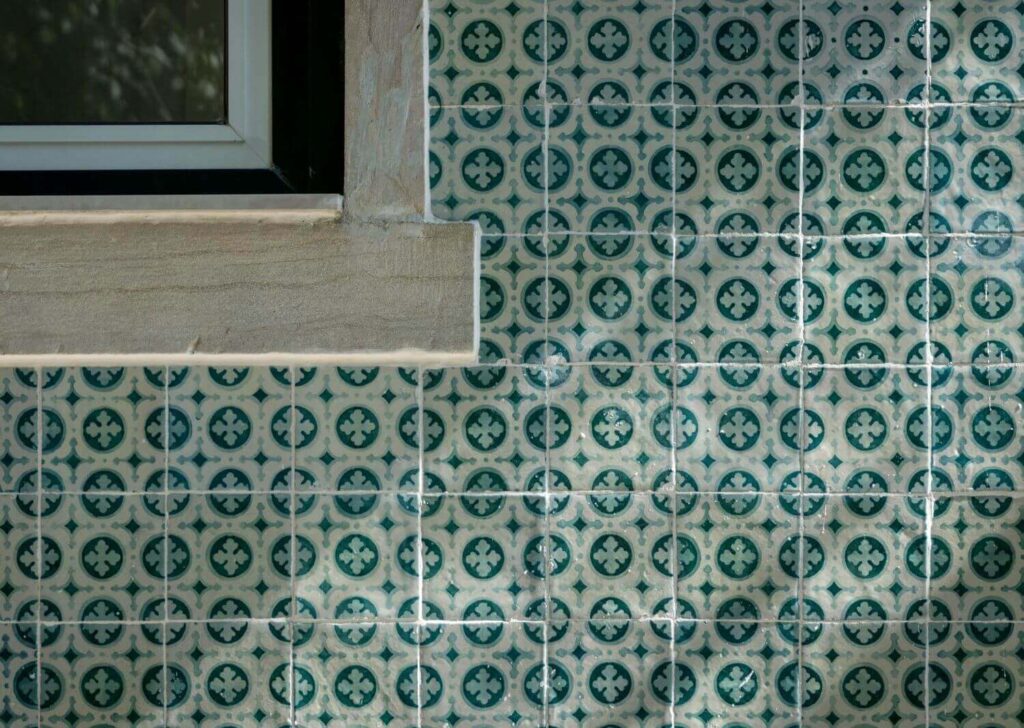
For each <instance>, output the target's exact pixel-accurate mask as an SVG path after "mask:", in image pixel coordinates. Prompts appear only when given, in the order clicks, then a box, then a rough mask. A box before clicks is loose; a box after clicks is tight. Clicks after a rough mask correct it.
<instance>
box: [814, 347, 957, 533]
mask: <svg viewBox="0 0 1024 728" xmlns="http://www.w3.org/2000/svg"><path fill="white" fill-rule="evenodd" d="M809 374H811V376H813V377H815V381H813V386H808V387H807V389H806V392H805V397H804V405H805V409H804V425H803V429H804V434H805V436H806V445H805V448H804V455H803V462H804V465H805V468H806V470H807V472H808V473H809V474H811V475H812V476H813V478H815V479H816V484H817V482H820V483H821V486H822V487H823V488H824V490H825V491H826V492H829V493H842V494H847V495H851V496H860V495H863V496H864V497H865V498H867V499H868V500H867V501H865V506H864V507H865V509H866V514H868V515H870V512H871V506H870V505H868V503H870V502H872V501H871V500H870V499H871V498H872V497H873V496H875V495H879V496H884V495H886V494H888V493H906V492H909V491H910V490H911V489H912V485H911V484H912V483H913V481H914V479H915V477H918V475H917V474H918V473H919V472H920V471H921V470H923V469H927V468H928V466H929V464H930V463H929V447H930V446H932V445H937V444H938V443H940V442H941V441H942V439H943V437H944V435H943V430H942V428H941V427H937V426H935V424H936V423H935V420H937V419H939V416H938V415H936V414H935V411H934V410H929V408H928V392H927V385H928V381H927V371H925V370H918V369H897V368H886V367H873V366H871V365H870V363H868V362H865V365H864V366H861V367H857V368H845V369H824V370H811V371H810V372H809ZM922 375H923V376H922ZM808 384H810V382H808ZM930 412H931V414H930ZM929 435H930V436H931V438H930V440H929Z"/></svg>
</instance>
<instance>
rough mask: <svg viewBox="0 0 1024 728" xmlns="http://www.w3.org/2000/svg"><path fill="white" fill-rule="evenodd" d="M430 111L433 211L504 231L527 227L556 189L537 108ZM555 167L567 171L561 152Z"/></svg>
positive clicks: (542, 209) (541, 116)
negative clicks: (549, 175)
mask: <svg viewBox="0 0 1024 728" xmlns="http://www.w3.org/2000/svg"><path fill="white" fill-rule="evenodd" d="M434 113H435V116H436V120H435V121H434V123H433V125H432V126H431V128H430V150H431V151H430V189H431V195H432V203H433V204H432V209H433V213H434V215H436V216H437V217H438V218H441V219H443V220H469V219H476V218H478V217H479V218H482V219H484V220H486V221H487V222H488V224H489V225H491V226H493V225H500V226H501V228H502V229H503V230H505V231H506V232H509V233H513V232H516V233H525V232H527V231H530V226H531V225H532V222H533V220H535V219H536V216H537V215H543V214H544V205H545V193H546V192H547V191H548V190H554V189H556V188H558V187H559V181H558V180H554V181H550V182H549V181H548V178H547V175H546V172H547V170H548V168H549V161H548V151H547V146H546V144H545V137H544V119H545V115H544V109H543V107H538V106H502V107H496V108H491V107H486V108H478V107H465V108H461V109H444V110H443V111H440V112H434ZM552 166H553V165H552ZM559 170H561V174H563V175H564V174H567V173H568V162H567V160H566V158H565V157H564V155H560V156H559ZM565 181H566V180H564V179H563V180H561V182H560V183H561V184H562V185H564V184H565ZM491 229H492V231H493V227H492V228H491Z"/></svg>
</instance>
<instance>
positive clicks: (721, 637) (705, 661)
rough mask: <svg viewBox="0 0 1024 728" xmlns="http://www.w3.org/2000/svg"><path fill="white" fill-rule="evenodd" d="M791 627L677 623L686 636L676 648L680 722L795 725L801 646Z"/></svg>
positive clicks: (677, 714)
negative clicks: (790, 633) (791, 638)
mask: <svg viewBox="0 0 1024 728" xmlns="http://www.w3.org/2000/svg"><path fill="white" fill-rule="evenodd" d="M786 629H787V628H786V627H785V626H784V625H783V624H780V623H775V622H764V623H761V624H751V623H743V622H727V623H719V622H715V623H707V622H702V623H699V624H693V623H690V624H684V623H681V624H678V625H677V626H676V631H677V634H678V633H679V632H680V631H682V632H683V633H684V637H685V638H684V639H682V640H680V643H679V644H677V645H676V650H675V653H676V686H677V691H676V702H677V706H676V709H675V712H676V716H677V720H680V719H682V718H686V719H688V720H691V721H700V722H702V723H705V722H706V723H707V724H709V725H713V724H715V722H719V723H721V725H757V726H762V725H792V724H794V723H795V722H796V720H797V712H798V709H797V706H796V704H795V703H796V691H795V689H794V685H793V684H794V683H795V682H796V680H795V673H794V670H795V668H796V666H797V653H798V648H797V647H795V646H794V645H793V644H791V643H790V642H789V641H788V638H787V637H786V636H785V632H786ZM805 669H806V666H805ZM702 716H703V717H702Z"/></svg>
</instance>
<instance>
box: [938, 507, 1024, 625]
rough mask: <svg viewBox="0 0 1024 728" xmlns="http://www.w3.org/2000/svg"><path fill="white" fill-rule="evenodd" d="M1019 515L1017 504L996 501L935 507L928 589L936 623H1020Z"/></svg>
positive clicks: (1023, 605)
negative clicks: (939, 621)
mask: <svg viewBox="0 0 1024 728" xmlns="http://www.w3.org/2000/svg"><path fill="white" fill-rule="evenodd" d="M1022 511H1024V503H1022V502H1021V501H1020V499H1017V498H1007V497H999V496H995V495H985V496H969V497H961V498H939V499H938V500H937V501H936V503H935V514H936V515H935V522H934V524H935V525H934V529H933V530H934V532H933V535H932V540H933V542H934V546H933V553H934V554H935V556H936V557H937V560H936V559H933V562H934V567H935V572H934V577H933V580H932V586H931V593H932V600H933V606H932V612H933V614H935V616H936V619H938V620H949V621H953V620H962V621H996V622H998V621H1016V620H1018V619H1019V616H1018V615H1020V613H1021V610H1022V609H1024V598H1022V597H1021V594H1020V593H1019V592H1018V590H1017V586H1018V583H1019V581H1020V578H1019V576H1020V567H1019V564H1020V559H1021V549H1022V547H1024V537H1022V534H1021V531H1020V528H1019V524H1020V519H1021V515H1022ZM943 567H944V568H943Z"/></svg>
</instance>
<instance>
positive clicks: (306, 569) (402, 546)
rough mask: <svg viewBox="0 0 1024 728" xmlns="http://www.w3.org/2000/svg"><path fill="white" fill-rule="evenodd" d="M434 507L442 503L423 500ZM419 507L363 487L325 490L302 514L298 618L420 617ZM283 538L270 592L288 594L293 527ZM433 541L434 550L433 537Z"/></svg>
mask: <svg viewBox="0 0 1024 728" xmlns="http://www.w3.org/2000/svg"><path fill="white" fill-rule="evenodd" d="M429 507H434V508H436V507H437V504H435V503H433V502H431V501H427V502H426V503H424V508H429ZM418 508H419V504H418V500H417V497H416V496H415V495H410V496H398V495H395V494H376V493H371V494H365V493H361V494H358V495H344V494H339V495H337V496H334V497H333V498H330V497H326V496H323V495H319V496H317V497H316V499H315V500H313V501H310V504H309V507H308V508H305V509H304V510H303V511H302V512H301V513H299V512H296V517H295V554H296V558H295V562H294V572H295V593H296V596H297V598H298V608H299V609H300V614H299V615H298V616H300V617H302V618H312V619H336V620H342V621H349V622H351V621H356V620H357V619H363V618H366V619H382V620H386V619H396V618H399V617H416V616H418V607H417V600H418V595H419V589H418V580H417V573H418V568H419V563H420V561H419V538H418V535H417V534H418V529H417V525H418V515H417V510H418ZM278 543H280V544H281V546H280V547H275V552H279V553H281V556H280V557H277V556H276V555H275V554H272V555H271V558H272V564H273V569H272V570H273V576H274V578H275V579H276V580H277V581H276V582H275V586H274V588H273V589H272V590H271V592H268V594H276V595H278V596H287V593H288V591H287V590H288V585H287V577H288V571H289V567H290V563H289V562H290V559H288V558H286V557H287V556H288V555H289V554H290V548H286V547H287V545H288V544H290V537H289V534H288V531H287V527H286V530H285V531H284V532H283V535H282V536H281V538H280V540H279V542H278ZM428 545H429V546H433V547H435V548H436V544H435V543H434V542H433V541H428ZM264 551H266V549H264ZM428 554H430V555H433V552H432V551H431V550H428ZM424 563H425V564H426V567H427V569H428V571H429V570H430V569H431V568H432V567H433V568H439V566H440V565H439V564H438V565H436V566H435V564H434V563H433V561H431V560H430V559H425V560H424ZM279 569H280V571H278V570H279ZM281 572H283V576H282V573H281ZM282 578H283V579H284V580H285V581H284V584H283V585H281V582H280V579H282ZM275 616H276V615H275ZM284 616H287V612H285V615H284Z"/></svg>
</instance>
